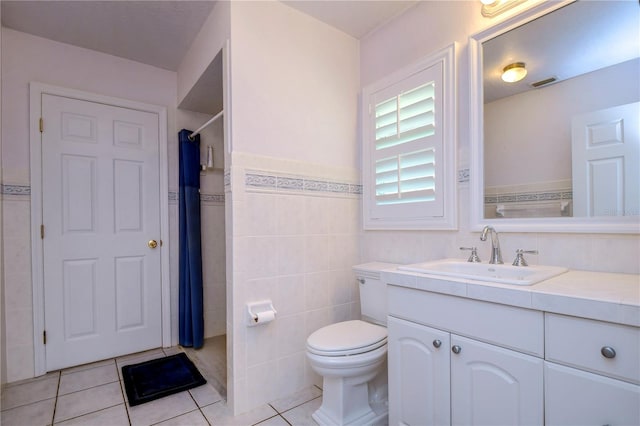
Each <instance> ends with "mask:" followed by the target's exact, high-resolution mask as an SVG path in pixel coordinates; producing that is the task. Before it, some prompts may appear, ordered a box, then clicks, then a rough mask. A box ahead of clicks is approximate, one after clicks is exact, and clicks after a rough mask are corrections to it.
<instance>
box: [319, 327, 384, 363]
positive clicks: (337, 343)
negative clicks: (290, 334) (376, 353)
mask: <svg viewBox="0 0 640 426" xmlns="http://www.w3.org/2000/svg"><path fill="white" fill-rule="evenodd" d="M386 343H387V329H386V328H384V327H381V326H379V325H375V324H370V323H368V322H364V321H360V320H355V321H344V322H339V323H336V324H331V325H328V326H326V327H323V328H321V329H319V330H317V331H315V332H314V333H312V334H311V336H309V338H308V339H307V349H308V350H309V351H310V352H312V353H315V354H318V355H325V356H345V355H354V354H361V353H365V352H368V351H372V350H374V349H377V348H379V347H380V346H383V345H384V344H386Z"/></svg>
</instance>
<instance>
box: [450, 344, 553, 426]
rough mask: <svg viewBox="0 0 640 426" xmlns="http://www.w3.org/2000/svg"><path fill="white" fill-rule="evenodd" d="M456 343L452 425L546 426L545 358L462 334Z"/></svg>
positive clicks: (452, 384) (452, 380)
mask: <svg viewBox="0 0 640 426" xmlns="http://www.w3.org/2000/svg"><path fill="white" fill-rule="evenodd" d="M451 345H452V347H451V350H452V354H451V412H452V424H454V425H493V426H495V425H511V426H513V425H541V424H543V412H544V411H543V360H542V359H540V358H536V357H532V356H530V355H525V354H522V353H520V352H515V351H511V350H508V349H503V348H499V347H497V346H493V345H488V344H486V343H480V342H478V341H475V340H471V339H466V338H464V337H459V336H456V335H452V336H451ZM458 348H459V351H458ZM454 349H455V351H454ZM455 352H458V353H455Z"/></svg>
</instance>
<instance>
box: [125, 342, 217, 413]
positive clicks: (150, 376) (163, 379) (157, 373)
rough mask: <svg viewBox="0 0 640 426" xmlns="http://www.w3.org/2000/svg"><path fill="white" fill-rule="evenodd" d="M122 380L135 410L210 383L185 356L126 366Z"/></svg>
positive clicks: (174, 356) (173, 356)
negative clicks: (143, 405)
mask: <svg viewBox="0 0 640 426" xmlns="http://www.w3.org/2000/svg"><path fill="white" fill-rule="evenodd" d="M122 378H123V380H124V388H125V390H126V391H127V398H128V399H129V405H130V406H132V407H133V406H134V405H139V404H144V403H145V402H149V401H153V400H155V399H158V398H162V397H163V396H168V395H173V394H174V393H178V392H182V391H185V390H187V389H191V388H195V387H197V386H200V385H204V384H205V383H207V381H206V380H205V379H204V377H202V374H200V372H199V371H198V369H197V368H196V366H195V365H193V362H191V360H190V359H189V358H187V355H186V354H184V353H179V354H177V355H171V356H168V357H165V358H158V359H154V360H151V361H145V362H141V363H140V364H132V365H125V366H124V367H122Z"/></svg>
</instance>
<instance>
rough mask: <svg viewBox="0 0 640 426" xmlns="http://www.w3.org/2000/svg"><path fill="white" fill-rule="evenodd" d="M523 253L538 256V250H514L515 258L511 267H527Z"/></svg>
mask: <svg viewBox="0 0 640 426" xmlns="http://www.w3.org/2000/svg"><path fill="white" fill-rule="evenodd" d="M525 253H530V254H538V250H523V249H517V250H516V258H515V259H514V261H513V263H512V265H513V266H529V264H528V263H527V261H526V260H524V254H525Z"/></svg>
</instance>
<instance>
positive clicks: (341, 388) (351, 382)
mask: <svg viewBox="0 0 640 426" xmlns="http://www.w3.org/2000/svg"><path fill="white" fill-rule="evenodd" d="M376 373H378V372H377V371H376V370H373V371H370V372H369V373H368V374H365V375H360V376H356V377H335V376H334V377H331V376H329V377H327V376H325V377H324V380H323V394H322V405H321V406H320V408H319V409H318V410H316V412H315V413H313V414H312V417H313V419H314V420H315V421H316V422H317V423H318V424H320V425H323V426H325V425H326V426H329V425H331V426H347V425H358V426H362V425H367V426H369V425H386V424H387V422H388V413H389V409H388V405H387V403H386V401H384V402H381V401H372V400H371V399H370V397H371V396H372V395H371V394H370V389H369V388H370V384H369V381H371V379H372V378H373V377H374V376H376ZM380 373H382V372H380ZM384 373H385V376H386V371H385V372H384Z"/></svg>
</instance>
